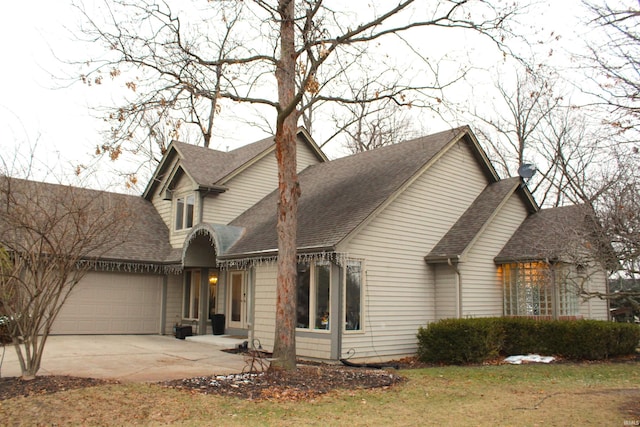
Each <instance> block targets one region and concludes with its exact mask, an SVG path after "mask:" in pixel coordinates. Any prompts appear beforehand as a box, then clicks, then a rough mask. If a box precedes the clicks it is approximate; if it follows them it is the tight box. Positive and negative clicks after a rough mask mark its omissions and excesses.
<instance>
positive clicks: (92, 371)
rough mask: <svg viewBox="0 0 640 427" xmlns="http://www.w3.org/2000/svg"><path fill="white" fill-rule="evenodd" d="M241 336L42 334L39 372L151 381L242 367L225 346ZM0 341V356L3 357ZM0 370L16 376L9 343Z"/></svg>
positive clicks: (232, 345) (17, 368)
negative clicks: (41, 354)
mask: <svg viewBox="0 0 640 427" xmlns="http://www.w3.org/2000/svg"><path fill="white" fill-rule="evenodd" d="M245 340H246V339H238V338H234V337H227V336H223V335H219V336H213V335H201V336H196V337H188V338H187V339H186V340H179V339H176V338H174V337H173V336H160V335H73V336H51V337H49V339H48V340H47V343H46V345H45V349H44V356H43V358H42V363H41V367H40V371H39V372H38V375H71V376H76V377H91V378H103V379H115V380H119V381H123V382H126V381H141V382H155V381H164V380H171V379H178V378H192V377H197V376H204V375H224V374H231V373H239V372H242V369H243V368H244V367H245V361H244V357H243V356H242V355H241V354H231V353H227V352H224V351H222V350H224V349H231V348H235V347H236V346H237V345H238V344H240V343H242V342H243V341H245ZM2 351H3V349H2V347H0V357H2ZM0 376H2V377H15V376H20V363H19V362H18V356H17V355H16V351H15V349H14V348H13V346H11V345H9V346H7V347H5V348H4V360H3V362H2V364H1V365H0Z"/></svg>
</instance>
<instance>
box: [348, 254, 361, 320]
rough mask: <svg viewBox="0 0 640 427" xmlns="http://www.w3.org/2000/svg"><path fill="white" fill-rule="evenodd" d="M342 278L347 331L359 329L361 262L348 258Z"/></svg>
mask: <svg viewBox="0 0 640 427" xmlns="http://www.w3.org/2000/svg"><path fill="white" fill-rule="evenodd" d="M345 276H346V277H345V280H344V305H345V310H344V312H345V323H344V328H345V330H347V331H360V330H361V328H362V327H361V319H362V262H361V261H356V260H348V261H347V268H346V269H345Z"/></svg>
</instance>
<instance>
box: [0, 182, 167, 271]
mask: <svg viewBox="0 0 640 427" xmlns="http://www.w3.org/2000/svg"><path fill="white" fill-rule="evenodd" d="M1 179H3V180H10V185H11V186H12V187H11V192H12V193H13V194H24V195H32V196H33V197H35V195H36V194H43V195H46V197H41V198H39V203H51V204H53V203H57V201H59V200H65V198H69V197H75V198H82V199H84V200H94V201H98V203H94V205H95V206H98V207H100V206H104V207H115V208H116V209H118V210H119V211H118V212H114V215H117V216H121V218H122V219H123V221H126V224H125V226H124V227H121V228H119V229H118V230H95V232H99V231H103V232H105V233H113V234H114V235H113V236H111V237H110V239H111V240H112V241H114V242H117V243H116V244H114V245H113V247H110V248H109V249H108V250H107V251H106V252H105V253H102V254H101V255H100V259H101V260H104V261H110V262H114V263H135V264H164V263H166V262H167V260H168V259H169V258H173V257H172V256H171V253H172V249H171V246H170V244H169V230H168V228H167V226H166V225H165V223H164V222H163V221H162V218H161V217H160V215H159V214H158V212H157V211H156V209H155V207H154V206H153V204H152V203H151V202H149V201H147V200H145V199H143V198H141V197H140V196H130V195H126V194H119V193H111V192H106V191H98V190H90V189H85V188H79V187H72V186H67V185H59V184H49V183H45V182H36V181H27V180H23V179H16V178H7V177H1ZM4 182H5V183H6V182H7V181H4ZM27 204H28V202H27ZM44 208H46V206H41V207H40V209H44ZM53 209H54V208H53V207H52V210H53ZM3 219H4V216H0V231H2V229H3V227H2V225H3V223H2V220H3ZM10 235H11V234H6V233H0V240H2V239H5V238H11V237H8V236H10ZM1 244H2V242H1V241H0V245H1ZM88 255H89V256H91V254H88ZM179 259H180V258H179V256H178V260H179Z"/></svg>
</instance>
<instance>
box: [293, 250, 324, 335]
mask: <svg viewBox="0 0 640 427" xmlns="http://www.w3.org/2000/svg"><path fill="white" fill-rule="evenodd" d="M297 298H298V301H297V322H296V326H297V327H298V328H302V329H316V330H328V329H329V327H330V325H329V315H330V312H331V307H330V301H331V263H330V262H328V261H316V262H312V263H300V264H298V278H297Z"/></svg>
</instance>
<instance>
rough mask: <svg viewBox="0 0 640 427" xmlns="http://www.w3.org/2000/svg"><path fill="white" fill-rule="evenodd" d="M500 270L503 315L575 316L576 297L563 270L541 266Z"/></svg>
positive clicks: (527, 264)
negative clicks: (502, 291)
mask: <svg viewBox="0 0 640 427" xmlns="http://www.w3.org/2000/svg"><path fill="white" fill-rule="evenodd" d="M501 268H502V279H503V285H504V287H503V289H504V314H505V315H507V316H546V317H550V316H553V315H554V314H555V315H558V316H575V315H578V314H579V306H578V294H577V292H576V290H575V289H574V287H573V286H572V285H571V281H570V280H569V279H570V278H569V276H568V269H567V268H562V266H560V265H554V266H550V265H549V264H547V263H544V262H522V263H511V264H504V265H502V266H501ZM554 305H555V306H556V307H554ZM554 311H555V313H554Z"/></svg>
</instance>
